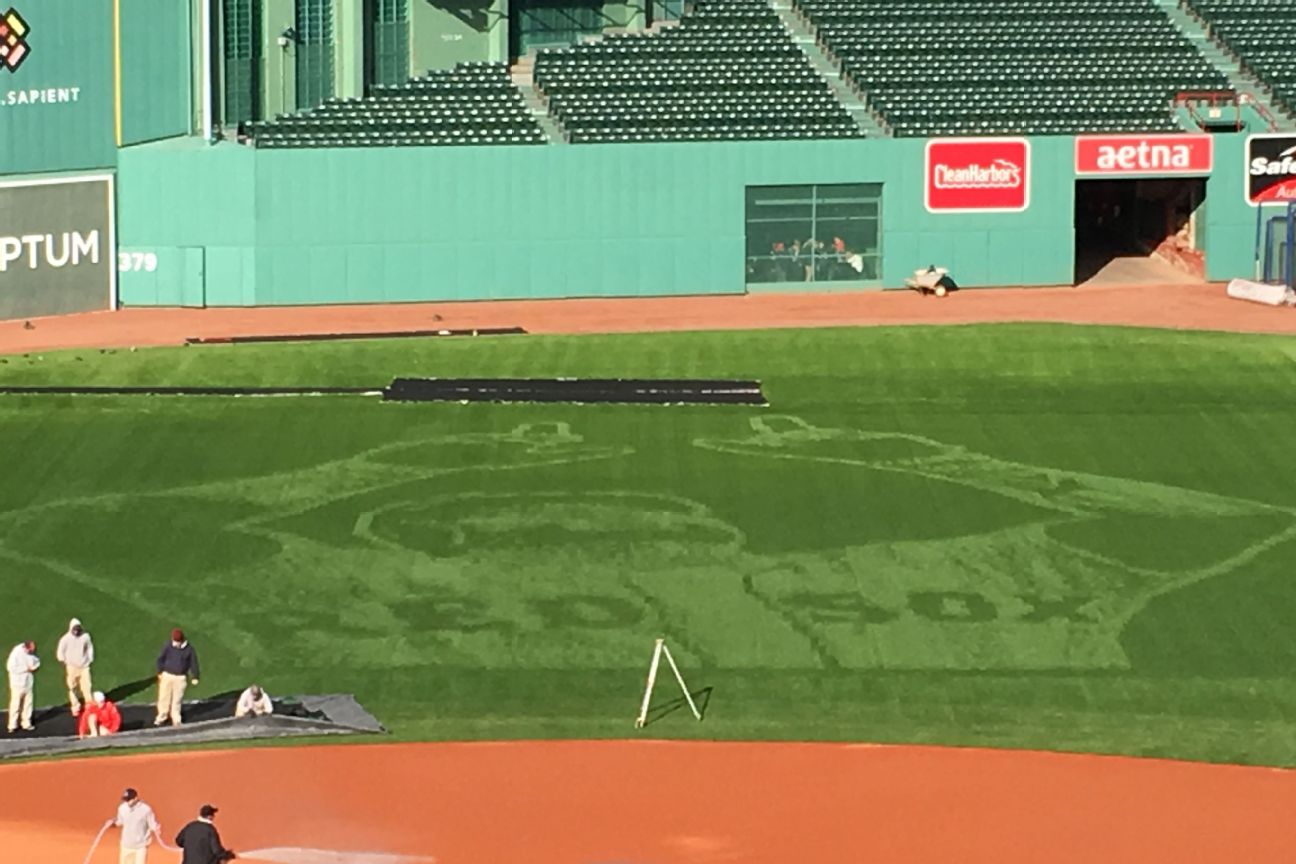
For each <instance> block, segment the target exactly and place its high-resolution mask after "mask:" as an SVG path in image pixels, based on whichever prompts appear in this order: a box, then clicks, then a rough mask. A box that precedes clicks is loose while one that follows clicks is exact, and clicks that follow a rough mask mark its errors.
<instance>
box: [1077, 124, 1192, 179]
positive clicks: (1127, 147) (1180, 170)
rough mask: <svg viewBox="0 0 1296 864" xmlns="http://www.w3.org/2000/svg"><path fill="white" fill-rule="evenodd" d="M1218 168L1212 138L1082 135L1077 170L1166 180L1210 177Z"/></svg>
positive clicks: (1079, 138) (1088, 174)
mask: <svg viewBox="0 0 1296 864" xmlns="http://www.w3.org/2000/svg"><path fill="white" fill-rule="evenodd" d="M1214 166H1215V139H1214V138H1212V137H1211V136H1210V135H1187V134H1183V135H1080V136H1077V137H1076V139H1075V170H1076V174H1077V175H1080V176H1094V175H1098V176H1104V177H1164V176H1166V175H1173V174H1209V173H1210V172H1211V169H1212V168H1213V167H1214Z"/></svg>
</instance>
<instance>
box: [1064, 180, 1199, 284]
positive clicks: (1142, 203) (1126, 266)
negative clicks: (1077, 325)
mask: <svg viewBox="0 0 1296 864" xmlns="http://www.w3.org/2000/svg"><path fill="white" fill-rule="evenodd" d="M1205 202H1206V179H1205V178H1204V177H1190V178H1174V179H1155V180H1109V179H1103V180H1077V181H1076V195H1075V244H1076V248H1075V281H1076V284H1077V285H1079V284H1081V283H1085V282H1092V281H1104V282H1166V281H1183V280H1194V279H1204V278H1205V273H1206V257H1205V252H1204V250H1205V244H1204V242H1203V240H1204V226H1205V223H1204V219H1203V216H1204V213H1205V211H1204V209H1203V208H1204V206H1205Z"/></svg>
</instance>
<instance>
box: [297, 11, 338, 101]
mask: <svg viewBox="0 0 1296 864" xmlns="http://www.w3.org/2000/svg"><path fill="white" fill-rule="evenodd" d="M296 49H297V108H298V109H302V110H304V109H306V108H314V107H315V106H316V105H318V104H320V103H321V102H323V101H324V100H325V99H328V98H329V97H330V96H332V95H333V0H297V46H296Z"/></svg>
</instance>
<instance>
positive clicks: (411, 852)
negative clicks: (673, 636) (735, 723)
mask: <svg viewBox="0 0 1296 864" xmlns="http://www.w3.org/2000/svg"><path fill="white" fill-rule="evenodd" d="M249 778H255V781H254V782H253V781H252V780H250V779H249ZM127 783H129V784H131V785H132V786H134V787H136V788H138V789H139V790H140V793H141V795H142V797H143V798H144V799H145V800H146V801H148V802H149V804H150V805H152V807H153V808H154V810H155V811H156V812H157V814H158V817H159V819H161V821H162V826H163V832H164V836H171V835H172V834H174V832H175V831H177V830H179V828H180V826H181V825H183V824H184V822H186V821H187V820H189V819H191V818H192V817H193V814H194V813H196V812H197V808H198V806H199V805H200V804H202V803H204V802H206V801H209V800H210V801H212V802H214V803H216V804H217V805H218V806H219V807H220V808H221V812H220V816H219V820H220V822H219V825H220V830H221V836H222V838H223V839H224V840H225V842H226V844H227V845H230V846H233V847H234V848H235V849H237V850H239V852H240V860H247V861H255V860H257V859H256V856H255V853H256V850H258V849H274V848H279V849H283V848H290V849H291V848H307V849H324V850H337V851H341V852H368V853H385V854H389V855H390V854H396V855H406V856H412V857H413V858H414V860H416V861H420V862H422V861H426V860H430V859H435V861H436V862H437V864H483V862H527V864H581V862H612V861H624V862H631V861H634V862H649V861H651V862H654V864H704V862H705V864H789V862H803V864H859V862H865V861H872V862H886V864H919V862H921V864H931V862H942V861H957V862H959V864H1018V862H1021V864H1038V862H1042V861H1047V862H1049V864H1093V862H1097V861H1101V862H1104V864H1124V862H1129V864H1158V862H1166V864H1181V862H1185V861H1191V862H1193V864H1237V862H1239V861H1248V862H1251V861H1254V862H1261V861H1263V862H1270V861H1272V862H1279V861H1292V860H1296V836H1293V834H1292V832H1291V830H1290V815H1291V813H1292V810H1293V808H1296V772H1292V771H1285V770H1276V769H1268V768H1241V767H1232V766H1221V765H1206V764H1193V763H1184V762H1169V761H1160V760H1153V759H1130V758H1118V757H1103V756H1078V755H1066V754H1056V753H1036V752H1021V751H995V750H978V749H961V748H939V747H890V746H876V745H843V744H756V743H701V742H698V743H694V742H660V741H600V742H582V741H568V742H552V743H534V742H517V743H479V744H410V745H398V744H393V745H341V746H334V747H301V748H278V747H276V748H260V749H243V750H230V751H223V752H205V753H176V754H164V755H144V756H128V757H111V758H101V759H91V760H86V759H78V760H68V761H58V762H46V763H26V764H20V765H7V766H0V814H2V815H0V849H3V850H4V853H5V854H4V858H5V860H13V861H32V862H59V861H81V860H82V859H83V858H84V857H85V854H86V850H87V849H88V848H89V847H90V842H91V841H92V840H93V839H94V836H95V832H96V831H97V830H98V829H99V827H100V826H101V825H102V824H103V820H104V818H105V813H108V814H111V813H112V810H113V807H114V806H115V804H116V801H117V799H118V797H119V796H120V794H121V787H122V786H123V785H124V784H127ZM167 832H170V833H167ZM113 839H115V838H113V837H111V836H110V837H109V838H108V841H112V840H113ZM116 855H117V850H116V844H115V843H113V842H105V843H104V844H103V845H101V847H100V848H99V851H98V852H97V853H96V855H95V856H94V857H93V858H92V859H91V862H90V864H110V862H115V861H116V860H117V857H116ZM280 860H283V859H280ZM321 860H332V861H345V860H347V859H346V858H339V857H333V858H328V859H321Z"/></svg>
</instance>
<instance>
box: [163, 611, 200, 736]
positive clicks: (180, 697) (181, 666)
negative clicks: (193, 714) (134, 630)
mask: <svg viewBox="0 0 1296 864" xmlns="http://www.w3.org/2000/svg"><path fill="white" fill-rule="evenodd" d="M157 671H158V702H157V719H156V720H155V721H153V725H155V726H161V725H162V724H163V723H165V722H166V721H167V718H168V717H169V718H170V719H171V725H173V726H179V725H180V724H181V722H183V721H182V718H181V716H180V706H181V704H182V703H183V702H184V694H185V687H186V679H187V680H188V683H189V684H197V683H198V652H196V651H194V649H193V646H192V645H190V644H189V641H188V640H187V639H185V634H184V631H183V630H181V629H180V628H179V627H177V628H176V629H174V630H172V631H171V641H170V642H168V643H166V644H165V645H163V646H162V653H161V654H159V655H158V659H157Z"/></svg>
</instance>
